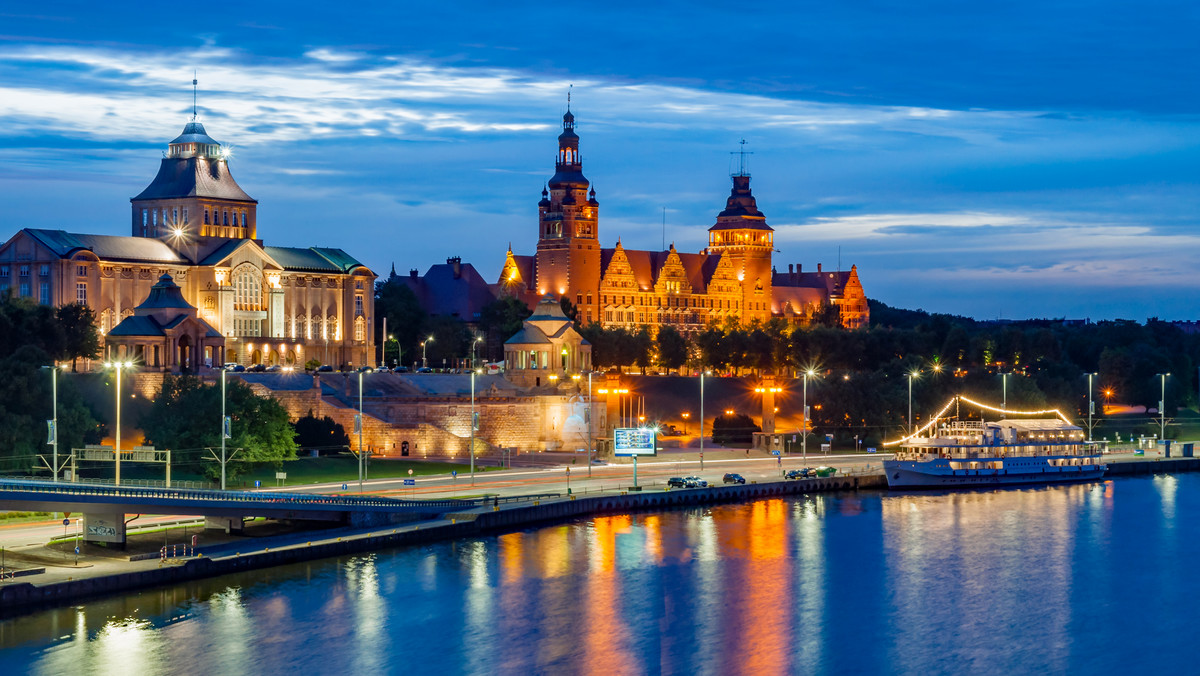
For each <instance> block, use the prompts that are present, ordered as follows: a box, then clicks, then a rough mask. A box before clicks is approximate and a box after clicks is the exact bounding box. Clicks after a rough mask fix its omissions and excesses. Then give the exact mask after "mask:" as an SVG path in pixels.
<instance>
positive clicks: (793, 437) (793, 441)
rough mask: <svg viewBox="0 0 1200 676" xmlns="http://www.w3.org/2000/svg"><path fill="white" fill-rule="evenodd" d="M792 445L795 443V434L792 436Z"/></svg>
mask: <svg viewBox="0 0 1200 676" xmlns="http://www.w3.org/2000/svg"><path fill="white" fill-rule="evenodd" d="M792 443H793V444H794V443H796V435H795V434H793V435H792Z"/></svg>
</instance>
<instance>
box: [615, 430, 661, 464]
mask: <svg viewBox="0 0 1200 676" xmlns="http://www.w3.org/2000/svg"><path fill="white" fill-rule="evenodd" d="M654 442H655V435H654V430H653V429H650V428H646V427H618V428H617V429H615V430H613V455H615V456H618V457H631V456H638V455H658V451H657V450H656V449H655V447H654V446H655V444H654Z"/></svg>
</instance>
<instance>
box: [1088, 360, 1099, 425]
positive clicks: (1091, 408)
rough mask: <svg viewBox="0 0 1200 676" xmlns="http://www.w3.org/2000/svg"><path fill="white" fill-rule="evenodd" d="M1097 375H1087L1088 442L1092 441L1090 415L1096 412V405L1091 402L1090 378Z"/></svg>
mask: <svg viewBox="0 0 1200 676" xmlns="http://www.w3.org/2000/svg"><path fill="white" fill-rule="evenodd" d="M1096 375H1097V374H1095V373H1089V374H1087V377H1088V441H1091V440H1092V414H1094V413H1095V412H1096V404H1095V403H1093V402H1092V378H1093V377H1095V376H1096Z"/></svg>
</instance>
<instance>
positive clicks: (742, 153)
mask: <svg viewBox="0 0 1200 676" xmlns="http://www.w3.org/2000/svg"><path fill="white" fill-rule="evenodd" d="M738 145H739V146H741V148H739V149H738V150H737V151H735V152H731V153H729V154H730V155H737V156H738V170H737V173H736V174H734V176H749V175H750V174H748V173H746V156H747V155H753V154H754V153H752V152H746V139H742V140H741V141H738Z"/></svg>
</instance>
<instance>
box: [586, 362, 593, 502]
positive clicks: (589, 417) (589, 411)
mask: <svg viewBox="0 0 1200 676" xmlns="http://www.w3.org/2000/svg"><path fill="white" fill-rule="evenodd" d="M587 424H588V438H587V448H588V478H589V479H590V478H592V441H593V438H592V372H591V371H590V370H589V371H588V407H587Z"/></svg>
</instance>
